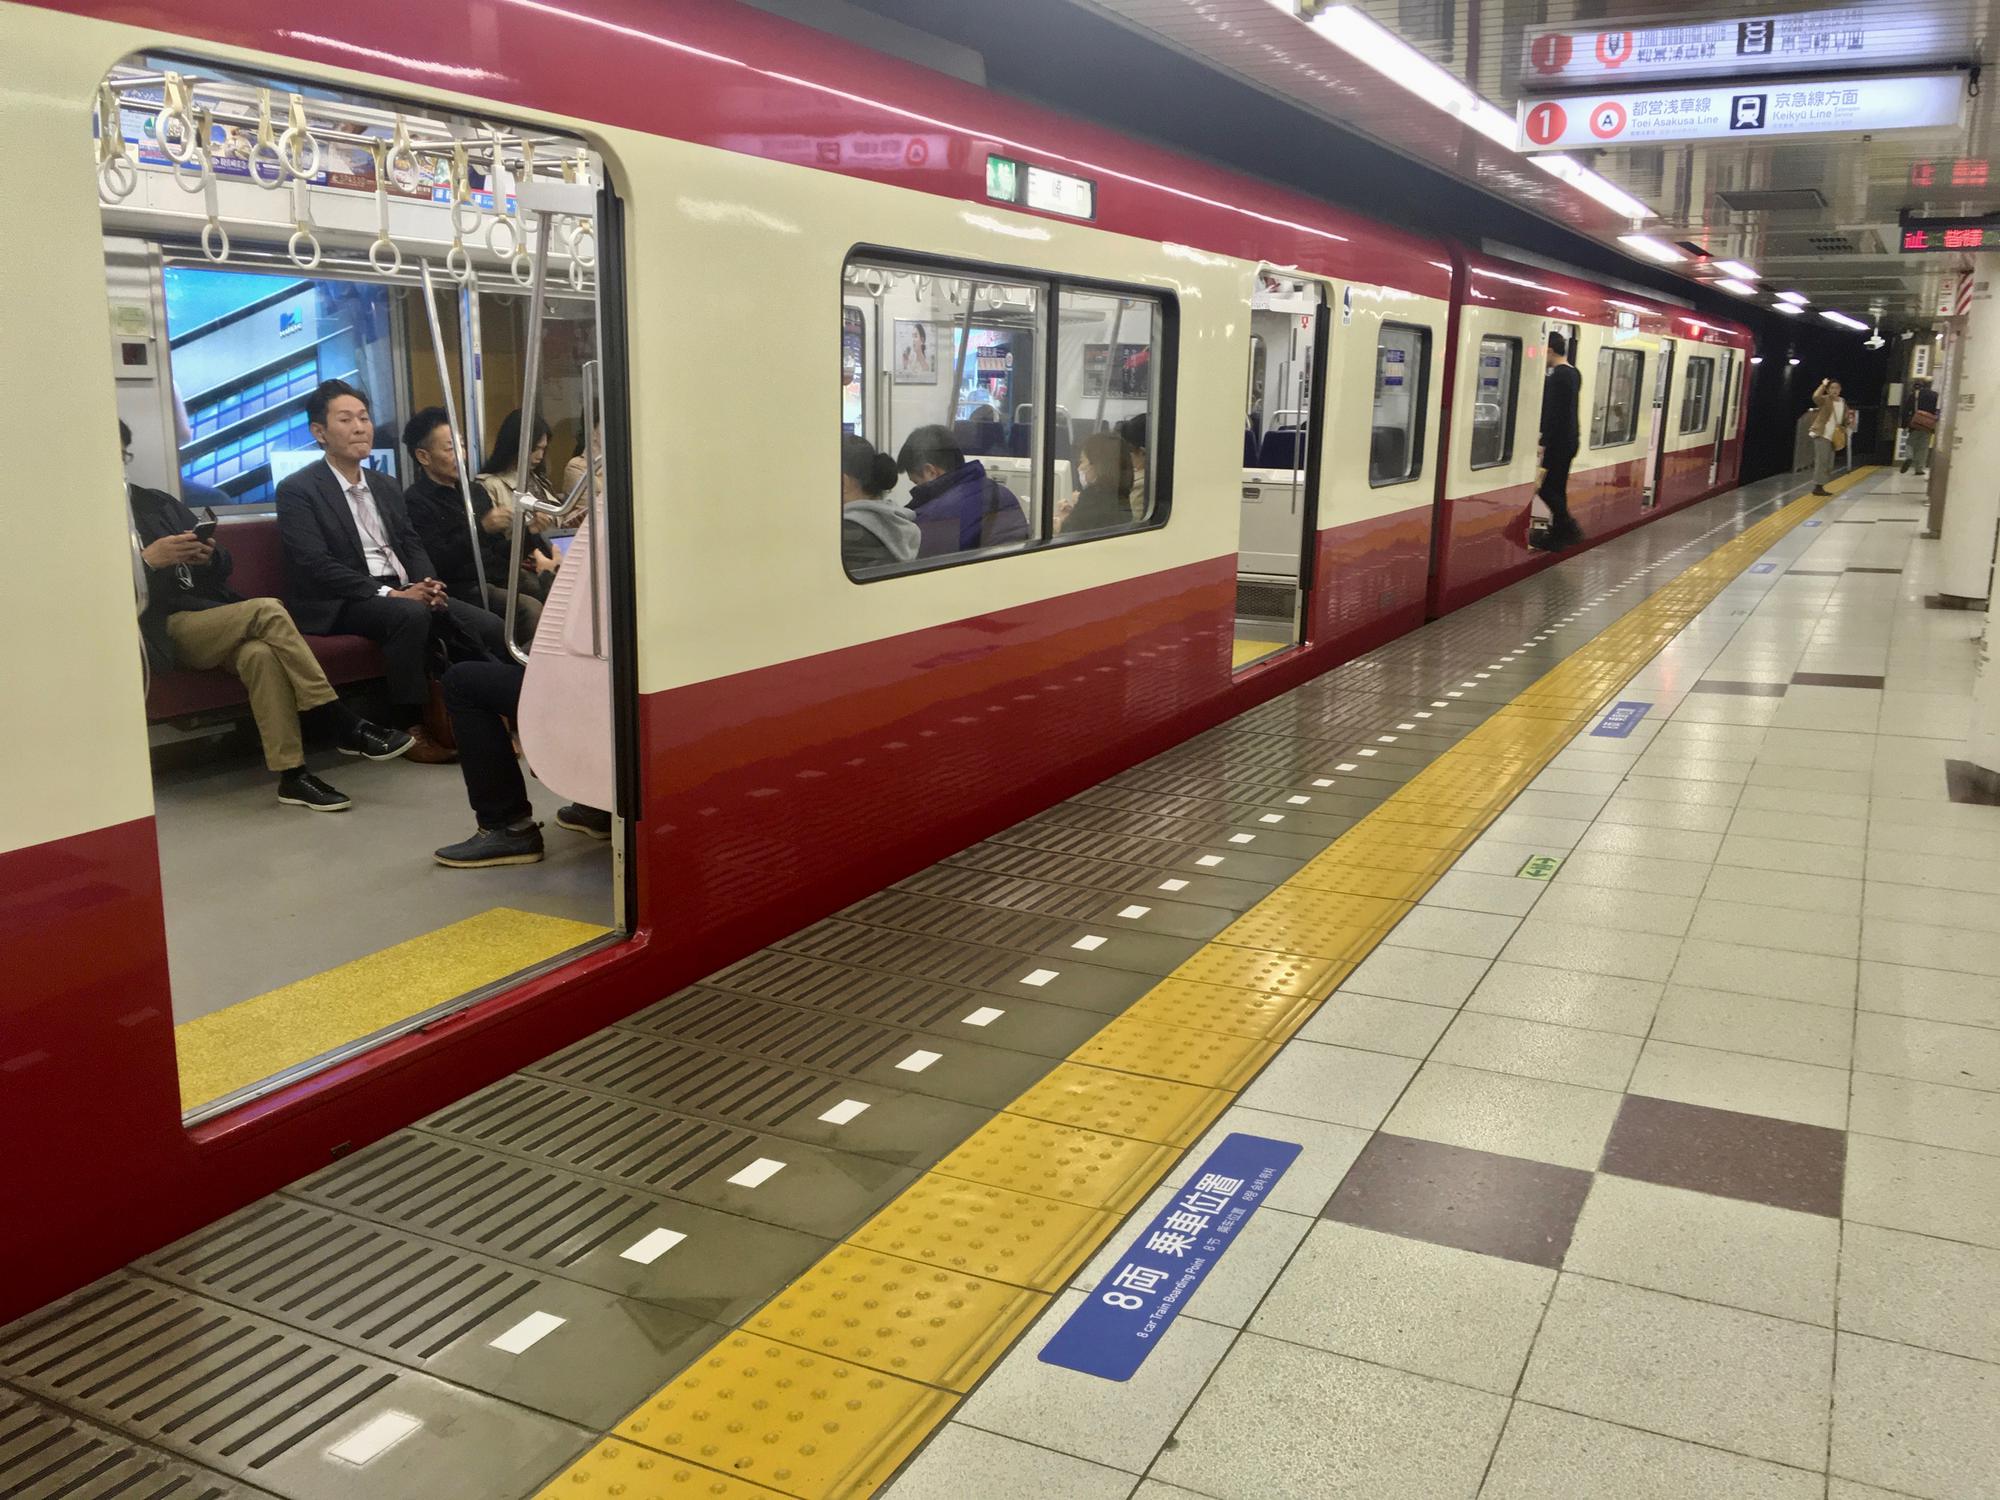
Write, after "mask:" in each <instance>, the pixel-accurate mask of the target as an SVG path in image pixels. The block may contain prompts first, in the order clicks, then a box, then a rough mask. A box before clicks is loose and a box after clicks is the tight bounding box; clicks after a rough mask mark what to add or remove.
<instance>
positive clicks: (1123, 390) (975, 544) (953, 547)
mask: <svg viewBox="0 0 2000 1500" xmlns="http://www.w3.org/2000/svg"><path fill="white" fill-rule="evenodd" d="M841 312H842V322H841V379H842V391H843V399H842V409H841V427H840V432H841V449H842V452H841V511H840V516H841V527H840V533H841V562H842V565H843V567H845V569H846V570H847V574H848V576H849V577H850V578H853V579H855V580H856V581H858V582H865V581H870V580H873V579H876V578H882V577H889V576H893V575H895V574H899V573H905V572H911V571H917V570H923V569H927V568H931V567H936V566H940V565H943V564H946V563H951V562H964V561H970V560H973V559H977V558H985V557H996V556H1011V555H1013V554H1015V553H1018V552H1023V551H1029V550H1032V549H1035V548H1038V547H1041V546H1043V545H1046V544H1047V543H1049V542H1052V541H1058V540H1061V541H1067V540H1070V539H1072V538H1077V537H1098V536H1104V535H1109V534H1112V533H1115V532H1119V531H1129V530H1136V529H1138V528H1141V527H1146V526H1153V525H1158V524H1160V523H1161V522H1163V521H1164V520H1165V517H1166V511H1167V482H1166V481H1167V473H1168V464H1167V460H1166V455H1165V454H1164V452H1162V448H1163V445H1164V444H1165V442H1166V441H1167V436H1168V433H1169V430H1170V427H1171V420H1170V418H1171V412H1172V382H1171V379H1170V370H1171V365H1172V359H1173V349H1174V319H1175V307H1174V304H1173V301H1172V299H1170V298H1165V297H1161V296H1158V295H1156V294H1149V293H1144V292H1139V291H1135V290H1128V289H1124V288H1106V287H1099V286H1083V285H1074V284H1071V283H1070V282H1068V281H1067V280H1065V279H1064V278H1061V277H1056V276H1030V275H1023V274H1022V273H1021V272H1018V271H1007V272H1002V271H993V272H990V273H989V272H988V271H986V270H985V269H983V268H981V267H978V266H968V265H964V264H952V265H935V264H928V263H926V262H924V261H922V260H920V259H916V258H911V259H904V258H902V257H901V256H900V255H895V254H888V255H881V254H878V255H857V256H856V257H855V258H853V259H850V260H849V261H848V262H847V265H846V266H845V268H844V270H843V274H842V309H841ZM871 321H872V326H873V327H874V329H875V330H876V341H877V343H878V345H879V347H880V348H881V350H882V356H881V359H882V368H883V371H884V372H885V374H884V375H883V376H881V377H878V381H877V384H876V388H875V390H874V391H873V392H872V393H871V394H873V395H874V396H875V397H876V398H877V399H875V400H874V401H873V402H869V401H866V400H865V399H862V398H861V397H860V396H859V395H858V394H850V387H851V386H852V385H853V384H854V383H855V381H856V378H857V377H856V374H855V371H856V369H857V368H858V369H859V370H860V372H861V378H860V381H859V383H860V384H861V385H862V386H864V387H865V386H866V385H867V384H868V382H867V380H866V378H865V376H866V369H867V361H866V354H865V351H866V345H867V338H866V335H865V330H866V329H867V327H868V326H869V325H870V323H871ZM857 323H858V324H859V326H860V329H861V330H863V331H862V333H861V334H860V336H859V337H858V338H857V331H856V325H857ZM1057 330H1060V332H1059V333H1058V332H1057ZM857 342H858V343H859V344H860V345H861V352H860V353H857V352H856V349H855V345H856V344H857Z"/></svg>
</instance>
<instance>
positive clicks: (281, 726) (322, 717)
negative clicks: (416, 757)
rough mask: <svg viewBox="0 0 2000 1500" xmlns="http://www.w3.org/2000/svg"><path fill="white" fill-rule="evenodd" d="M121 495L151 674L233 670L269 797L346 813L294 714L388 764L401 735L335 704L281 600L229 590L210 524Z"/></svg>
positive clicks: (173, 503)
mask: <svg viewBox="0 0 2000 1500" xmlns="http://www.w3.org/2000/svg"><path fill="white" fill-rule="evenodd" d="M118 435H119V437H120V438H121V439H123V441H124V445H125V461H126V462H127V463H130V462H131V460H132V429H131V428H129V427H127V426H126V425H125V424H124V423H123V422H120V423H119V424H118ZM125 499H126V503H127V505H129V506H130V507H131V511H132V529H133V530H134V531H136V532H137V533H138V536H139V545H140V549H141V550H140V558H141V560H142V561H143V562H144V563H145V565H146V608H145V612H144V613H143V614H141V615H140V616H139V634H140V635H141V636H142V637H143V638H144V640H145V643H146V658H147V660H148V661H149V662H150V663H151V664H152V667H153V670H154V671H156V672H171V671H173V670H174V669H175V668H176V667H187V668H190V669H193V670H196V671H202V670H207V669H210V668H216V667H220V668H223V669H225V670H227V671H228V672H230V673H231V674H233V675H234V676H235V677H236V678H237V680H239V681H240V682H241V683H242V684H243V687H244V690H245V691H246V692H247V693H248V694H249V695H250V715H251V717H252V718H253V719H255V720H256V723H257V734H258V737H259V738H260V739H261V740H262V741H263V743H264V764H265V765H267V766H269V767H270V768H271V769H272V770H273V771H275V772H277V773H278V800H279V801H280V802H282V803H285V804H286V805H287V806H291V807H303V808H307V809H309V810H310V811H312V812H342V811H344V810H346V809H347V808H348V807H349V806H351V805H352V804H351V803H350V801H349V799H348V797H347V796H346V794H344V793H343V792H341V791H340V790H338V789H337V788H335V787H332V786H329V785H328V784H327V783H326V782H324V781H322V780H320V779H319V777H317V776H315V775H313V774H312V772H310V771H308V770H307V769H306V754H305V739H304V736H303V735H302V734H301V732H300V729H299V723H300V720H301V719H304V720H307V721H311V722H315V723H322V724H323V725H324V727H325V728H327V729H329V730H331V731H332V733H333V737H334V743H335V744H336V745H337V746H338V747H339V748H340V751H341V753H342V754H344V755H364V756H366V757H367V758H368V759H370V760H394V759H395V758H396V757H397V756H399V755H402V754H404V753H405V752H407V751H408V750H409V749H410V747H411V743H412V742H411V739H410V736H408V735H407V734H403V733H401V732H400V731H398V730H394V729H382V728H380V727H378V726H376V725H374V724H370V723H368V722H367V721H366V720H365V719H362V718H361V717H360V716H359V715H357V714H356V713H355V712H354V710H353V709H351V708H349V707H348V706H347V705H346V704H345V703H342V702H341V701H340V697H339V695H338V694H337V693H335V692H334V690H333V685H332V684H331V683H329V682H328V681H327V680H326V673H325V672H324V671H323V670H322V669H321V667H320V664H319V659H318V658H317V657H315V656H314V655H313V654H312V650H311V648H309V647H308V646H307V645H306V643H305V642H304V641H303V640H301V639H300V638H299V629H298V626H297V625H295V624H293V623H292V617H291V616H290V615H288V614H286V613H285V607H284V605H282V604H280V603H279V602H278V601H277V600H276V599H245V598H244V597H243V596H242V595H241V594H238V593H237V592H236V591H235V590H234V589H232V588H230V586H229V572H230V557H229V549H228V548H227V547H225V546H223V545H222V543H221V542H219V541H217V540H216V539H215V535H214V531H213V528H212V526H211V525H210V524H207V523H203V522H200V521H197V520H196V519H195V515H194V512H193V511H191V510H189V509H188V508H187V507H186V506H185V505H183V504H182V503H181V502H180V501H178V500H176V499H175V498H174V497H173V496H172V495H169V494H168V493H167V492H166V491H165V490H154V489H148V488H146V487H145V486H144V485H138V484H131V483H128V484H127V485H126V486H125Z"/></svg>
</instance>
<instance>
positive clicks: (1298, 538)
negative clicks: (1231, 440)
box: [1232, 267, 1328, 671]
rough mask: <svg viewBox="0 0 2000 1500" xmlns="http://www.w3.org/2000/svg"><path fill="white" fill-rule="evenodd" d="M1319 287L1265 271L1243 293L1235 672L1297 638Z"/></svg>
mask: <svg viewBox="0 0 2000 1500" xmlns="http://www.w3.org/2000/svg"><path fill="white" fill-rule="evenodd" d="M1327 338H1328V321H1327V317H1326V287H1325V286H1324V285H1323V284H1322V283H1320V282H1317V281H1313V280H1310V279H1307V278H1302V277H1300V276H1299V275H1298V274H1297V273H1296V272H1290V271H1280V270H1275V269H1272V268H1269V267H1265V268H1262V269H1260V270H1259V271H1258V273H1257V283H1256V286H1255V287H1254V288H1253V289H1252V291H1251V294H1250V338H1249V350H1248V359H1249V387H1248V395H1247V399H1246V403H1245V409H1246V415H1245V418H1244V425H1243V489H1242V497H1241V500H1240V503H1239V504H1240V508H1239V510H1238V513H1237V549H1236V631H1235V640H1234V642H1233V646H1232V662H1233V664H1234V666H1235V667H1236V669H1237V670H1239V671H1240V670H1241V669H1243V668H1244V667H1247V666H1250V665H1251V664H1252V663H1254V662H1259V661H1263V660H1264V659H1266V658H1267V657H1271V656H1275V655H1277V654H1278V653H1279V652H1281V651H1286V650H1289V649H1291V648H1292V647H1293V646H1296V645H1298V644H1299V643H1300V642H1301V641H1303V640H1304V639H1305V625H1306V620H1307V618H1308V611H1307V598H1308V595H1309V593H1310V591H1311V588H1312V561H1313V548H1314V546H1315V544H1316V543H1317V541H1318V535H1319V522H1318V515H1319V433H1320V421H1321V416H1322V414H1323V412H1324V410H1325V399H1326V398H1325V381H1324V379H1322V378H1321V372H1323V371H1324V370H1325V369H1326V363H1327V357H1326V356H1327Z"/></svg>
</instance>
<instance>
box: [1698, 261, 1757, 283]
mask: <svg viewBox="0 0 2000 1500" xmlns="http://www.w3.org/2000/svg"><path fill="white" fill-rule="evenodd" d="M1709 264H1710V265H1712V266H1714V267H1715V269H1716V270H1718V271H1720V272H1721V273H1722V274H1723V275H1725V276H1734V277H1736V278H1738V279H1739V280H1742V281H1755V280H1756V279H1757V273H1756V272H1755V271H1753V270H1751V269H1750V268H1749V267H1748V266H1746V265H1744V264H1743V262H1742V261H1740V260H1717V261H1711V262H1709Z"/></svg>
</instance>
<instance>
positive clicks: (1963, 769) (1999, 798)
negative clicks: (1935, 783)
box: [1944, 760, 2000, 807]
mask: <svg viewBox="0 0 2000 1500" xmlns="http://www.w3.org/2000/svg"><path fill="white" fill-rule="evenodd" d="M1944 786H1945V791H1946V793H1947V794H1948V795H1949V796H1950V797H1951V800H1952V801H1954V802H1972V803H1976V804H1978V805H1979V806H1981V807H1996V806H2000V777H1996V776H1995V775H1994V774H1993V773H1992V772H1991V771H1989V770H1987V769H1986V768H1985V767H1984V766H1978V765H1974V764H1973V763H1972V762H1971V761H1969V760H1948V761H1946V762H1945V763H1944Z"/></svg>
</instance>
